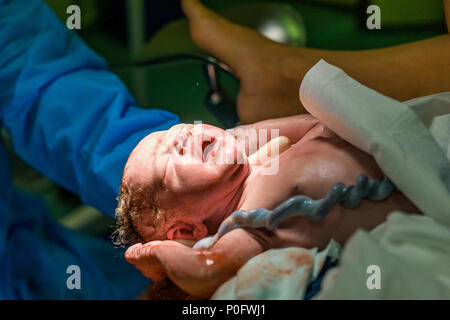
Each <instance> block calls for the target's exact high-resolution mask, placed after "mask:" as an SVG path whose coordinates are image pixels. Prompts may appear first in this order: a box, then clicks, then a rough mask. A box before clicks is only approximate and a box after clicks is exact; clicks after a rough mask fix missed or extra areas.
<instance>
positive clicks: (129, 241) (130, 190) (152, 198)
mask: <svg viewBox="0 0 450 320" xmlns="http://www.w3.org/2000/svg"><path fill="white" fill-rule="evenodd" d="M160 189H161V188H160V187H159V186H158V185H145V186H143V185H139V184H135V183H130V182H125V181H122V183H121V185H120V192H119V196H118V198H117V202H118V205H117V208H116V211H115V215H116V225H115V230H114V232H113V234H112V242H113V243H114V244H115V245H117V246H120V247H127V246H130V245H133V244H136V243H145V242H146V241H145V239H144V238H143V237H142V235H141V234H140V233H139V232H138V230H137V228H136V225H135V223H136V221H139V218H140V217H141V214H142V212H144V211H147V212H148V211H150V212H153V214H154V215H155V221H157V220H158V218H159V216H160V213H159V211H160V210H159V206H158V204H157V201H156V198H157V197H156V195H157V192H158V191H159V190H160ZM154 227H155V230H156V227H157V226H154Z"/></svg>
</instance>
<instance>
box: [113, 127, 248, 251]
mask: <svg viewBox="0 0 450 320" xmlns="http://www.w3.org/2000/svg"><path fill="white" fill-rule="evenodd" d="M249 170H250V167H249V164H248V161H247V157H246V155H245V152H244V150H243V149H242V147H241V146H240V145H239V144H238V143H237V141H236V139H235V138H234V137H233V136H231V135H230V134H229V133H227V132H226V131H224V130H222V129H220V128H216V127H213V126H209V125H189V124H181V125H176V126H174V127H172V128H171V129H170V130H167V131H161V132H155V133H152V134H150V135H148V136H147V137H145V138H144V139H143V140H142V141H141V142H140V143H139V144H138V145H137V146H136V148H135V149H134V150H133V152H132V153H131V155H130V157H129V159H128V161H127V164H126V166H125V169H124V173H123V178H122V183H121V187H120V194H119V198H118V208H117V209H116V216H117V226H118V227H117V230H116V231H115V242H116V243H117V244H120V245H125V244H130V243H137V242H148V241H152V240H165V239H170V240H175V239H181V240H199V239H201V238H203V237H205V236H206V235H207V234H208V233H209V232H214V231H215V229H217V227H218V225H219V224H220V222H221V221H222V220H223V218H224V215H225V214H227V213H229V212H228V211H229V210H231V207H232V206H233V201H235V200H236V195H237V194H238V193H239V190H240V188H241V186H242V185H243V183H244V181H245V180H246V178H247V177H248V174H249Z"/></svg>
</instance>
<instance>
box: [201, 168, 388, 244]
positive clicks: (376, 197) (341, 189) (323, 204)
mask: <svg viewBox="0 0 450 320" xmlns="http://www.w3.org/2000/svg"><path fill="white" fill-rule="evenodd" d="M394 189H396V187H395V186H394V184H393V183H392V182H391V181H390V180H389V179H388V178H387V177H384V178H383V180H381V181H378V180H372V179H369V178H368V177H367V176H366V175H365V174H360V175H359V176H358V178H357V181H356V184H355V185H352V186H346V185H345V184H343V183H337V184H335V185H334V186H333V187H332V188H331V190H330V191H329V192H328V194H327V195H326V196H325V197H324V198H322V199H319V200H312V199H311V198H309V197H307V196H305V195H299V196H294V197H292V198H290V199H288V200H286V201H285V202H283V203H282V204H280V205H279V206H278V207H276V208H275V209H274V210H268V209H264V208H258V209H252V210H249V211H245V210H237V211H235V212H233V213H232V214H231V215H230V216H228V218H226V219H225V220H224V221H222V223H221V225H220V227H219V230H218V231H217V233H216V235H215V236H213V237H207V238H203V239H201V240H200V241H198V242H197V243H196V244H195V245H194V248H204V249H208V248H211V247H212V246H213V245H214V244H215V243H216V242H217V240H219V239H220V238H221V237H223V236H224V235H225V234H227V233H228V232H230V231H231V230H234V229H237V228H253V229H256V228H266V229H269V230H275V229H276V228H277V227H278V225H279V224H280V222H281V221H283V220H286V219H287V218H290V217H294V216H304V217H310V218H312V219H316V220H319V219H322V218H324V217H325V216H326V215H327V214H328V212H329V211H330V210H331V208H332V207H333V206H335V205H336V204H341V205H344V206H346V207H350V208H355V207H357V206H358V205H359V204H360V202H361V200H362V199H363V198H367V199H369V200H371V201H380V200H384V199H386V198H387V197H388V196H389V195H390V194H391V193H392V191H394Z"/></svg>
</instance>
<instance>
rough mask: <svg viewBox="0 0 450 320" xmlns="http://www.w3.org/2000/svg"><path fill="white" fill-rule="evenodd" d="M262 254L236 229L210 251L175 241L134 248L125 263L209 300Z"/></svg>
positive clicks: (141, 245) (247, 235)
mask: <svg viewBox="0 0 450 320" xmlns="http://www.w3.org/2000/svg"><path fill="white" fill-rule="evenodd" d="M262 251H263V249H262V247H261V245H260V243H259V242H258V241H256V240H255V239H254V236H252V235H251V234H249V233H247V232H246V231H245V230H243V229H236V230H233V231H232V232H230V233H228V234H227V235H225V236H224V237H223V238H221V239H220V240H219V241H218V242H217V244H216V245H215V246H214V247H213V248H212V249H210V250H203V249H193V248H190V247H188V246H185V245H183V244H181V243H179V242H176V241H171V240H165V241H152V242H148V243H145V244H140V243H138V244H136V245H134V246H132V247H130V248H129V249H128V250H127V252H126V253H125V259H126V260H127V261H128V262H129V263H132V264H133V265H134V266H135V267H136V268H137V269H139V270H140V271H141V272H142V274H143V275H144V276H146V277H148V278H151V279H152V280H153V281H160V280H162V279H163V278H164V277H165V276H168V277H169V278H170V279H171V280H172V281H173V282H174V283H175V284H176V285H178V286H179V287H180V288H181V289H183V290H184V291H186V292H187V293H189V294H191V295H193V296H198V297H204V298H207V297H209V296H211V295H212V294H213V293H214V291H215V290H216V289H217V288H218V287H219V286H220V285H221V284H222V283H224V282H225V281H227V280H228V279H230V278H231V277H232V276H233V275H234V274H235V273H236V272H237V270H239V268H240V267H241V266H242V265H244V264H245V263H246V262H247V261H248V260H249V259H251V258H252V257H254V256H255V255H257V254H259V253H261V252H262Z"/></svg>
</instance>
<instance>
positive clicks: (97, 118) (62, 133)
mask: <svg viewBox="0 0 450 320" xmlns="http://www.w3.org/2000/svg"><path fill="white" fill-rule="evenodd" d="M178 122H179V119H178V117H177V116H175V115H173V114H172V113H169V112H166V111H163V110H157V109H148V110H144V109H141V108H139V107H137V106H136V103H135V101H134V100H133V98H132V96H131V95H130V93H129V92H128V90H127V89H126V87H125V86H124V84H123V83H122V82H121V81H120V80H119V79H118V78H117V77H116V76H115V75H114V74H112V73H111V72H110V71H108V69H107V65H106V63H105V61H104V60H103V59H102V58H101V57H99V56H98V55H97V54H96V53H94V52H93V51H92V50H91V49H89V48H88V47H87V46H86V45H85V44H84V43H83V41H82V40H81V39H80V38H79V37H78V36H77V35H76V34H75V33H74V32H71V31H68V30H67V28H66V26H65V25H64V24H63V23H62V22H61V21H59V20H58V18H57V17H56V16H55V15H54V13H53V12H52V11H51V9H50V8H49V7H48V6H47V5H46V4H45V3H44V2H43V1H41V0H0V128H3V129H5V130H6V131H7V132H8V133H9V135H10V137H11V138H12V141H13V146H14V150H15V152H16V153H17V154H18V155H19V156H20V157H21V158H22V159H24V161H26V162H27V163H28V164H29V165H30V166H32V167H34V168H35V169H37V170H38V171H40V172H41V173H43V174H44V175H46V176H47V177H48V178H50V179H51V180H53V181H55V182H56V183H58V184H60V185H61V186H63V187H65V188H66V189H68V190H71V191H72V192H74V193H76V194H78V195H79V196H80V197H81V199H82V200H83V202H84V203H86V204H88V205H91V206H93V207H95V208H97V209H98V210H100V211H102V212H104V213H105V214H107V215H109V216H113V215H114V208H115V206H116V200H115V198H116V197H117V194H118V189H119V185H120V179H121V174H122V169H123V167H124V165H125V162H126V159H127V157H128V155H129V153H130V152H131V150H132V149H133V148H134V146H135V145H136V144H137V143H138V142H139V140H140V139H141V138H143V137H144V136H146V135H147V134H149V133H150V132H152V131H158V130H164V129H167V128H169V127H170V126H172V125H174V124H176V123H178ZM69 265H78V266H79V267H80V270H81V289H79V290H78V289H73V290H69V289H68V288H67V285H66V280H67V278H68V277H69V276H70V274H68V273H66V270H67V267H68V266H69ZM147 284H148V279H147V280H146V279H145V278H143V277H142V276H141V275H140V274H139V273H138V272H137V271H136V270H135V269H134V268H133V267H132V266H131V265H129V264H127V263H126V262H125V260H124V259H123V251H122V250H119V249H117V248H114V247H113V245H112V244H111V243H110V242H108V241H106V240H103V239H100V238H94V237H90V236H87V235H83V234H80V233H78V232H75V231H72V230H68V229H66V228H63V227H62V226H60V225H58V224H57V223H56V222H55V221H53V220H52V218H51V217H50V215H49V212H48V208H47V207H46V205H45V203H44V201H43V200H42V199H40V198H38V197H37V196H35V195H32V194H29V193H26V192H24V191H21V190H18V189H17V188H15V187H14V186H13V184H12V177H11V172H10V167H9V163H8V156H7V153H6V151H5V148H4V146H3V143H2V142H1V141H0V299H21V298H23V299H41V298H47V299H71V298H72V299H73V298H85V299H133V298H135V297H136V296H137V295H138V293H139V292H140V291H141V290H142V289H143V288H144V287H145V286H146V285H147Z"/></svg>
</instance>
